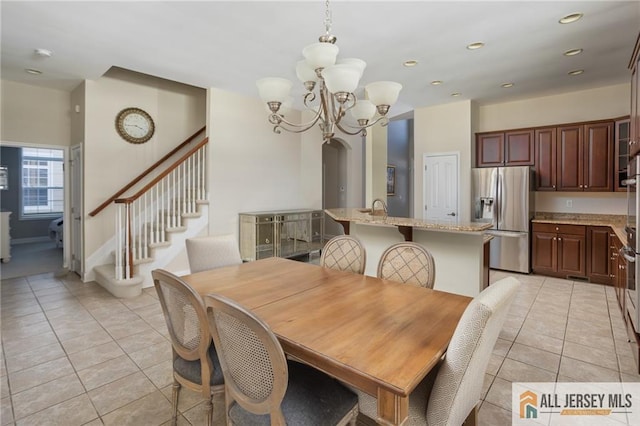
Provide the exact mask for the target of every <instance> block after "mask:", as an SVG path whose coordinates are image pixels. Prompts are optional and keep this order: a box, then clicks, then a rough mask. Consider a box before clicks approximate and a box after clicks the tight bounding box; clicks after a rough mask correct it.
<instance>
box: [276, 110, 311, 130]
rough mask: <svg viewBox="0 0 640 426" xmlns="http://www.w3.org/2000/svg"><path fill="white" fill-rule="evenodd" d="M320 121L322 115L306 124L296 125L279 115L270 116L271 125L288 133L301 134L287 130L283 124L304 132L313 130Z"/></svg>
mask: <svg viewBox="0 0 640 426" xmlns="http://www.w3.org/2000/svg"><path fill="white" fill-rule="evenodd" d="M319 119H320V114H316V116H315V117H314V118H312V119H311V121H308V122H306V123H301V124H295V123H292V122H290V121H287V119H286V118H284V117H283V116H281V115H279V114H271V115H270V116H269V122H270V123H271V124H274V125H275V126H276V127H280V128H282V129H284V130H286V131H288V132H294V133H300V132H299V131H297V130H293V129H287V128H286V127H284V126H282V123H284V124H286V125H287V126H291V127H293V128H298V129H300V128H302V129H303V130H301V132H304V131H306V130H309V129H310V128H312V127H313V126H314V125H315V124H316V123H317V122H318V120H319Z"/></svg>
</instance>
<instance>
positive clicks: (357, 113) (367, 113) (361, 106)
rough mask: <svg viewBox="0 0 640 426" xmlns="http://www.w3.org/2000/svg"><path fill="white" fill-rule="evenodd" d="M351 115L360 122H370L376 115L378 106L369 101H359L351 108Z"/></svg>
mask: <svg viewBox="0 0 640 426" xmlns="http://www.w3.org/2000/svg"><path fill="white" fill-rule="evenodd" d="M351 115H352V116H353V118H355V119H356V120H358V121H360V120H365V121H369V120H371V119H372V118H373V116H374V115H376V106H375V105H374V104H373V103H372V102H371V101H370V100H368V99H362V100H359V101H358V103H357V104H355V106H354V107H353V108H351Z"/></svg>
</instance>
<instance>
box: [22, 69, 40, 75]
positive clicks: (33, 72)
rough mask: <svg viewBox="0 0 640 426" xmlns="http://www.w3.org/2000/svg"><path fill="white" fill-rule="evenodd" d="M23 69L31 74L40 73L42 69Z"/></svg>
mask: <svg viewBox="0 0 640 426" xmlns="http://www.w3.org/2000/svg"><path fill="white" fill-rule="evenodd" d="M25 71H26V72H28V73H29V74H33V75H40V74H42V71H40V70H36V69H33V68H26V69H25Z"/></svg>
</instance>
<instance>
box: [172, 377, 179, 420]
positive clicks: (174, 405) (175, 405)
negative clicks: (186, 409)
mask: <svg viewBox="0 0 640 426" xmlns="http://www.w3.org/2000/svg"><path fill="white" fill-rule="evenodd" d="M180 388H181V385H180V383H178V381H177V380H175V379H174V380H173V389H172V391H171V405H172V407H171V408H173V417H172V418H171V424H172V425H173V426H176V425H177V424H178V397H179V395H180Z"/></svg>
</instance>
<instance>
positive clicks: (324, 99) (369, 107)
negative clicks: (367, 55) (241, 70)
mask: <svg viewBox="0 0 640 426" xmlns="http://www.w3.org/2000/svg"><path fill="white" fill-rule="evenodd" d="M325 6H326V10H325V19H324V25H325V30H326V31H325V34H324V35H321V36H320V37H319V39H318V40H319V42H318V43H314V44H310V45H309V46H307V47H305V48H304V49H303V50H302V55H303V56H304V58H305V59H303V60H301V61H298V63H297V65H296V75H297V77H298V79H300V81H301V82H302V83H303V84H304V87H305V89H306V93H305V94H304V97H303V101H304V106H305V108H306V109H307V110H309V111H311V112H312V113H313V118H312V119H311V120H310V121H308V122H306V123H301V124H295V123H291V122H290V121H287V120H286V119H285V118H284V113H285V111H284V110H285V109H286V108H287V106H288V105H290V104H291V103H292V101H293V98H292V97H291V96H290V93H291V87H292V85H293V83H292V82H291V81H289V80H287V79H285V78H278V77H268V78H263V79H260V80H258V81H257V82H256V84H257V86H258V92H259V93H260V97H261V98H262V100H263V101H264V102H266V104H267V107H268V111H269V122H270V123H271V124H273V131H274V132H275V133H278V134H279V133H281V129H282V130H285V131H287V132H293V133H302V132H305V131H307V130H309V129H311V128H312V127H313V126H314V125H316V123H318V124H319V126H320V129H321V130H322V138H323V140H325V141H328V140H329V139H331V138H332V137H333V136H334V132H335V128H338V129H339V130H340V131H341V132H343V133H346V134H348V135H357V134H361V135H362V136H366V134H367V131H366V129H367V128H369V127H371V126H373V125H375V124H376V123H380V124H381V125H382V126H386V125H387V124H388V123H389V119H388V118H387V112H388V111H389V108H390V107H391V105H393V104H394V103H395V102H396V101H397V100H398V95H399V93H400V90H401V89H402V85H401V84H400V83H396V82H393V81H378V82H375V83H370V84H367V85H366V86H365V91H366V94H367V97H368V99H357V97H356V95H355V93H354V92H355V90H356V89H357V87H358V84H359V82H360V78H361V77H362V73H363V72H364V69H365V67H366V66H367V64H366V62H365V61H363V60H361V59H357V58H347V59H337V56H338V50H339V49H338V46H336V45H335V42H336V37H335V36H333V35H331V11H330V10H329V0H327V1H326V4H325ZM316 89H317V90H316ZM347 111H349V112H350V113H351V116H352V117H353V118H354V119H355V121H356V122H357V124H355V123H354V124H348V123H347V122H346V120H343V119H344V118H345V115H346V113H347ZM376 112H377V113H378V116H377V117H376V118H375V119H374V116H375V115H376ZM372 120H373V121H372Z"/></svg>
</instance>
